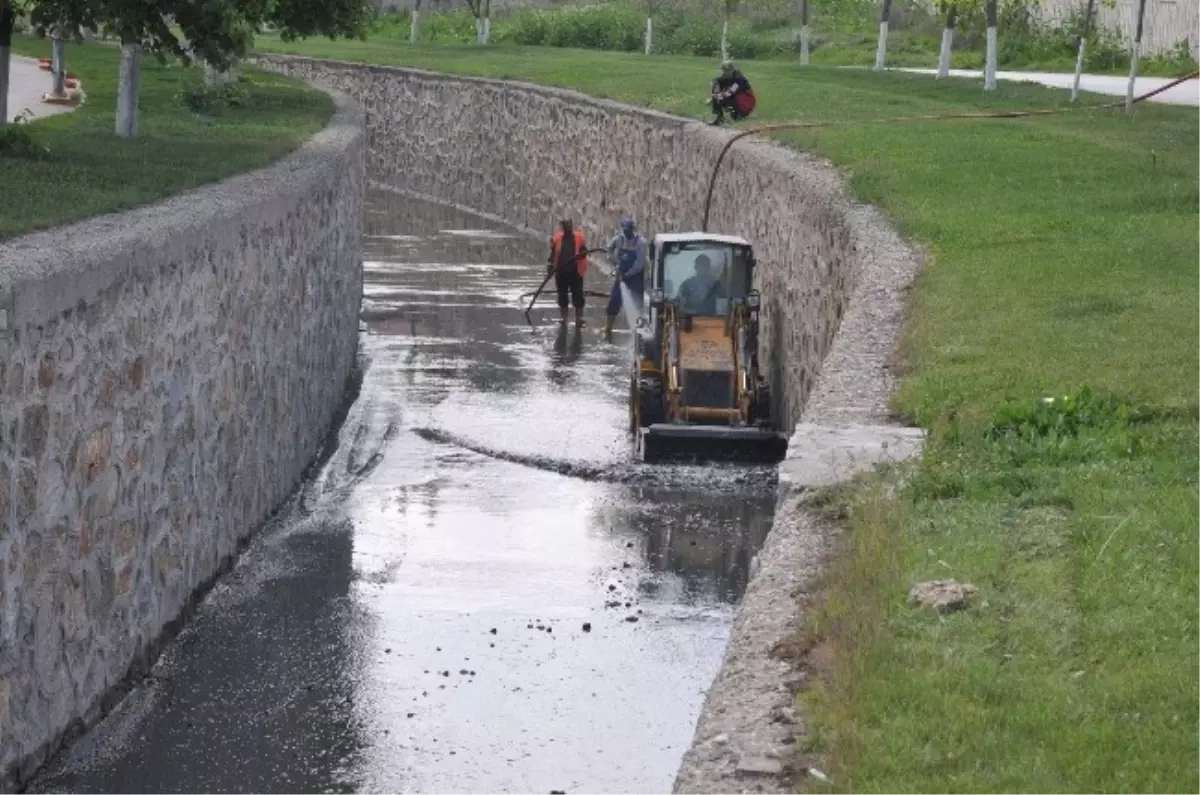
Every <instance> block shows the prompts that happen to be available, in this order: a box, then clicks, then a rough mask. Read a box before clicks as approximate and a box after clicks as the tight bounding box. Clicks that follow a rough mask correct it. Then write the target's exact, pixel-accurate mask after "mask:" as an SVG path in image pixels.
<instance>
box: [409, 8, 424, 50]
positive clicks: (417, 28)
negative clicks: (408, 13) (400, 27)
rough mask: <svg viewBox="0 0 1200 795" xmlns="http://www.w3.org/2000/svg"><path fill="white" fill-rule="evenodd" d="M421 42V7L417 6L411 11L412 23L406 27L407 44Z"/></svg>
mask: <svg viewBox="0 0 1200 795" xmlns="http://www.w3.org/2000/svg"><path fill="white" fill-rule="evenodd" d="M420 40H421V6H420V5H417V6H416V7H415V8H413V11H412V23H411V24H410V25H409V26H408V43H409V44H416V43H417V42H418V41H420Z"/></svg>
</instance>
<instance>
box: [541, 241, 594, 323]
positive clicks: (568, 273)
mask: <svg viewBox="0 0 1200 795" xmlns="http://www.w3.org/2000/svg"><path fill="white" fill-rule="evenodd" d="M587 266H588V260H587V246H586V245H584V240H583V232H582V231H581V230H579V229H576V228H575V225H574V224H573V223H572V222H571V219H570V218H564V219H563V220H562V222H561V223H560V225H559V229H558V230H557V231H555V233H554V236H553V237H552V238H550V263H549V269H548V273H552V274H554V286H555V288H556V289H557V290H558V311H559V312H560V313H561V315H562V322H563V323H566V322H567V299H568V294H569V297H570V303H571V304H572V305H574V307H575V325H577V326H582V325H583V277H584V274H586V273H587Z"/></svg>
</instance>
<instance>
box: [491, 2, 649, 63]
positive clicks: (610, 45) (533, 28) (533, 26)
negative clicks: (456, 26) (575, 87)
mask: <svg viewBox="0 0 1200 795" xmlns="http://www.w3.org/2000/svg"><path fill="white" fill-rule="evenodd" d="M645 24H646V23H645V17H644V16H643V14H642V12H641V11H640V10H639V9H638V8H637V6H635V5H634V4H632V3H608V4H604V5H584V6H565V7H561V8H555V9H540V8H522V9H518V10H517V11H514V12H513V13H512V14H509V15H508V16H507V17H504V18H503V19H502V20H497V21H496V23H495V27H494V28H493V31H492V36H493V39H495V41H497V42H510V43H512V44H526V45H548V46H551V47H579V48H582V49H590V50H623V51H626V52H632V51H636V50H639V49H641V47H642V36H643V33H644V31H645Z"/></svg>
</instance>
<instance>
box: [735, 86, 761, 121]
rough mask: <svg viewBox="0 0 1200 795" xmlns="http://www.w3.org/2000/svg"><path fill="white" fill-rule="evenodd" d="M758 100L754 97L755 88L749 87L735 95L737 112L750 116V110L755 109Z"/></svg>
mask: <svg viewBox="0 0 1200 795" xmlns="http://www.w3.org/2000/svg"><path fill="white" fill-rule="evenodd" d="M757 104H758V100H757V99H755V97H754V89H752V88H748V89H746V90H745V91H742V92H740V93H737V94H734V95H733V106H734V107H735V108H737V112H738V113H740V114H742V115H743V116H749V115H750V111H752V110H754V107H755V105H757Z"/></svg>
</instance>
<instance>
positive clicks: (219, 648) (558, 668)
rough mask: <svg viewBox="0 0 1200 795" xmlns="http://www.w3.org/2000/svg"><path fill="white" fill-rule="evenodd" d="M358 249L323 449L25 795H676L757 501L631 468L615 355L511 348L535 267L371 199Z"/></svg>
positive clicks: (578, 345)
mask: <svg viewBox="0 0 1200 795" xmlns="http://www.w3.org/2000/svg"><path fill="white" fill-rule="evenodd" d="M367 231H368V232H369V234H370V235H371V237H370V239H369V241H368V242H369V246H368V251H367V256H366V259H367V262H366V287H365V293H366V298H365V301H364V305H363V314H362V316H363V321H364V332H363V334H362V336H361V341H362V348H363V353H364V356H365V358H366V361H367V366H366V372H365V377H364V382H363V387H362V393H361V396H360V397H359V399H358V400H357V402H356V403H355V405H354V406H353V407H352V409H351V412H350V415H349V418H348V419H347V422H346V424H345V425H344V427H343V429H342V431H341V435H340V444H339V446H338V448H337V450H336V451H335V452H334V453H333V454H332V456H331V457H330V459H329V461H328V463H327V464H325V465H324V467H323V469H322V470H321V472H320V473H319V475H317V476H316V477H315V479H314V480H312V482H310V483H309V484H308V486H307V488H306V489H305V491H304V493H303V495H302V497H300V498H298V499H297V501H296V503H295V505H293V506H292V507H291V508H290V509H289V510H288V511H287V512H285V514H284V516H283V517H282V518H281V519H280V520H279V521H278V522H277V523H276V525H275V526H274V527H272V528H271V529H269V530H267V531H266V532H264V533H262V534H260V535H259V536H258V537H257V540H256V541H255V543H254V544H252V546H251V547H250V549H249V550H248V551H247V553H246V554H245V555H244V556H243V558H242V559H241V561H240V563H239V565H238V566H237V567H236V568H235V569H234V571H233V572H231V574H230V576H228V577H227V578H225V579H224V580H223V581H222V583H221V584H220V585H219V586H218V588H217V589H215V590H214V591H213V592H212V593H211V594H210V595H209V597H208V598H207V599H206V600H205V602H204V603H203V605H202V607H201V609H200V611H199V613H198V614H197V615H196V617H195V618H194V619H193V620H192V621H191V622H190V623H189V625H188V627H187V629H186V630H185V631H184V632H183V633H182V634H181V635H180V636H179V637H178V638H177V639H176V641H175V642H174V643H173V644H172V645H171V646H170V647H169V649H168V650H167V651H166V652H165V653H164V655H163V657H162V658H161V660H160V662H159V663H158V665H157V666H156V667H155V669H154V671H153V675H152V677H151V678H150V679H148V680H147V681H145V682H143V683H141V684H140V685H139V686H138V687H136V689H135V690H133V692H132V694H131V695H130V696H129V697H128V698H127V699H126V700H125V702H124V703H123V704H122V706H121V707H119V708H118V710H117V711H116V712H114V714H113V715H112V716H111V717H110V718H109V719H108V720H106V721H105V722H103V723H102V724H100V725H99V726H98V727H97V728H96V729H95V730H94V731H92V732H91V733H90V734H88V735H87V736H85V737H84V738H83V739H82V740H81V741H79V742H77V743H76V744H75V745H74V746H73V747H71V748H70V749H68V751H67V752H66V753H64V754H62V755H61V756H60V757H59V758H58V759H57V760H55V761H54V762H53V763H52V765H51V766H50V768H49V769H48V770H47V772H46V773H45V774H44V775H42V777H41V778H40V779H38V780H37V781H36V782H35V783H34V785H33V787H32V788H31V791H33V792H53V791H74V792H80V791H83V792H182V791H210V792H322V791H346V792H348V791H368V792H550V791H551V790H563V791H567V792H571V791H588V792H669V791H670V788H671V785H672V782H673V778H674V775H675V772H676V768H677V766H678V763H679V760H680V758H681V757H682V755H683V752H684V750H685V749H686V747H687V745H688V743H689V742H690V740H691V734H692V731H693V727H694V724H695V720H696V717H697V716H698V714H699V709H700V706H701V702H702V699H703V694H704V691H705V690H706V689H707V687H708V685H709V683H710V682H711V680H712V677H713V676H714V675H715V673H716V670H717V668H718V666H719V664H720V660H721V656H722V654H723V652H724V646H725V642H726V639H727V637H728V631H729V625H730V621H731V618H732V612H733V604H734V603H735V602H736V600H737V599H739V598H740V596H741V593H742V590H743V588H744V587H745V583H746V579H747V570H748V566H749V560H750V558H751V557H752V555H753V554H754V552H755V551H756V550H757V548H758V545H759V544H760V543H761V541H762V539H763V538H764V536H765V534H766V532H767V530H768V527H769V523H770V519H771V512H772V509H773V502H774V500H773V493H774V490H773V486H772V483H771V477H772V476H771V473H769V472H766V471H762V470H743V469H739V470H723V469H717V468H713V469H707V470H697V469H690V468H647V467H642V466H634V465H631V464H630V458H629V456H630V450H629V447H628V443H627V440H626V438H625V435H624V427H625V421H626V414H625V410H626V408H625V405H624V399H625V394H626V383H627V381H626V380H625V378H626V375H627V370H626V366H627V359H626V358H625V357H626V356H627V355H628V352H627V348H626V345H627V344H628V337H627V336H626V337H625V338H624V343H622V342H621V340H618V342H617V343H614V344H606V343H604V342H603V341H602V340H601V339H600V335H599V326H600V324H601V322H602V316H601V315H600V314H599V312H600V311H602V310H601V309H600V308H599V307H597V308H595V309H594V310H593V311H592V313H591V315H590V318H589V325H588V326H587V327H585V328H584V329H583V330H582V332H580V333H579V334H576V333H575V332H574V330H573V329H571V330H567V331H565V333H564V332H561V331H560V330H559V328H558V326H557V323H552V324H549V325H543V326H540V327H537V328H532V329H531V328H530V327H529V326H528V325H526V323H525V319H524V317H523V313H522V311H521V308H520V304H519V303H518V300H517V299H518V296H519V295H520V294H521V293H523V292H525V291H527V290H532V289H533V287H534V286H535V285H536V284H537V283H538V282H539V281H540V276H541V268H540V267H539V266H537V265H535V264H533V263H538V262H540V261H542V260H543V258H544V247H543V246H542V245H540V244H538V243H537V242H536V241H533V242H532V245H531V241H530V240H529V239H528V238H524V237H517V236H514V235H513V233H511V232H510V231H509V230H506V229H503V228H499V227H495V226H491V225H488V224H486V223H483V222H481V221H478V220H476V219H473V218H471V217H469V216H465V215H462V214H458V213H455V212H451V211H447V210H444V209H441V208H435V207H431V206H429V205H421V204H416V203H411V202H404V201H400V200H398V199H394V198H389V197H387V196H384V195H378V194H376V195H373V196H372V197H371V201H370V208H369V212H368V220H367ZM535 311H536V310H535ZM539 314H540V315H542V319H543V320H545V319H548V318H550V317H551V315H556V314H557V309H556V308H553V307H552V306H547V307H546V308H545V309H544V310H541V311H540V312H539ZM629 619H636V621H631V620H629ZM585 622H587V623H588V624H590V631H585V629H584V625H585Z"/></svg>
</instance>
